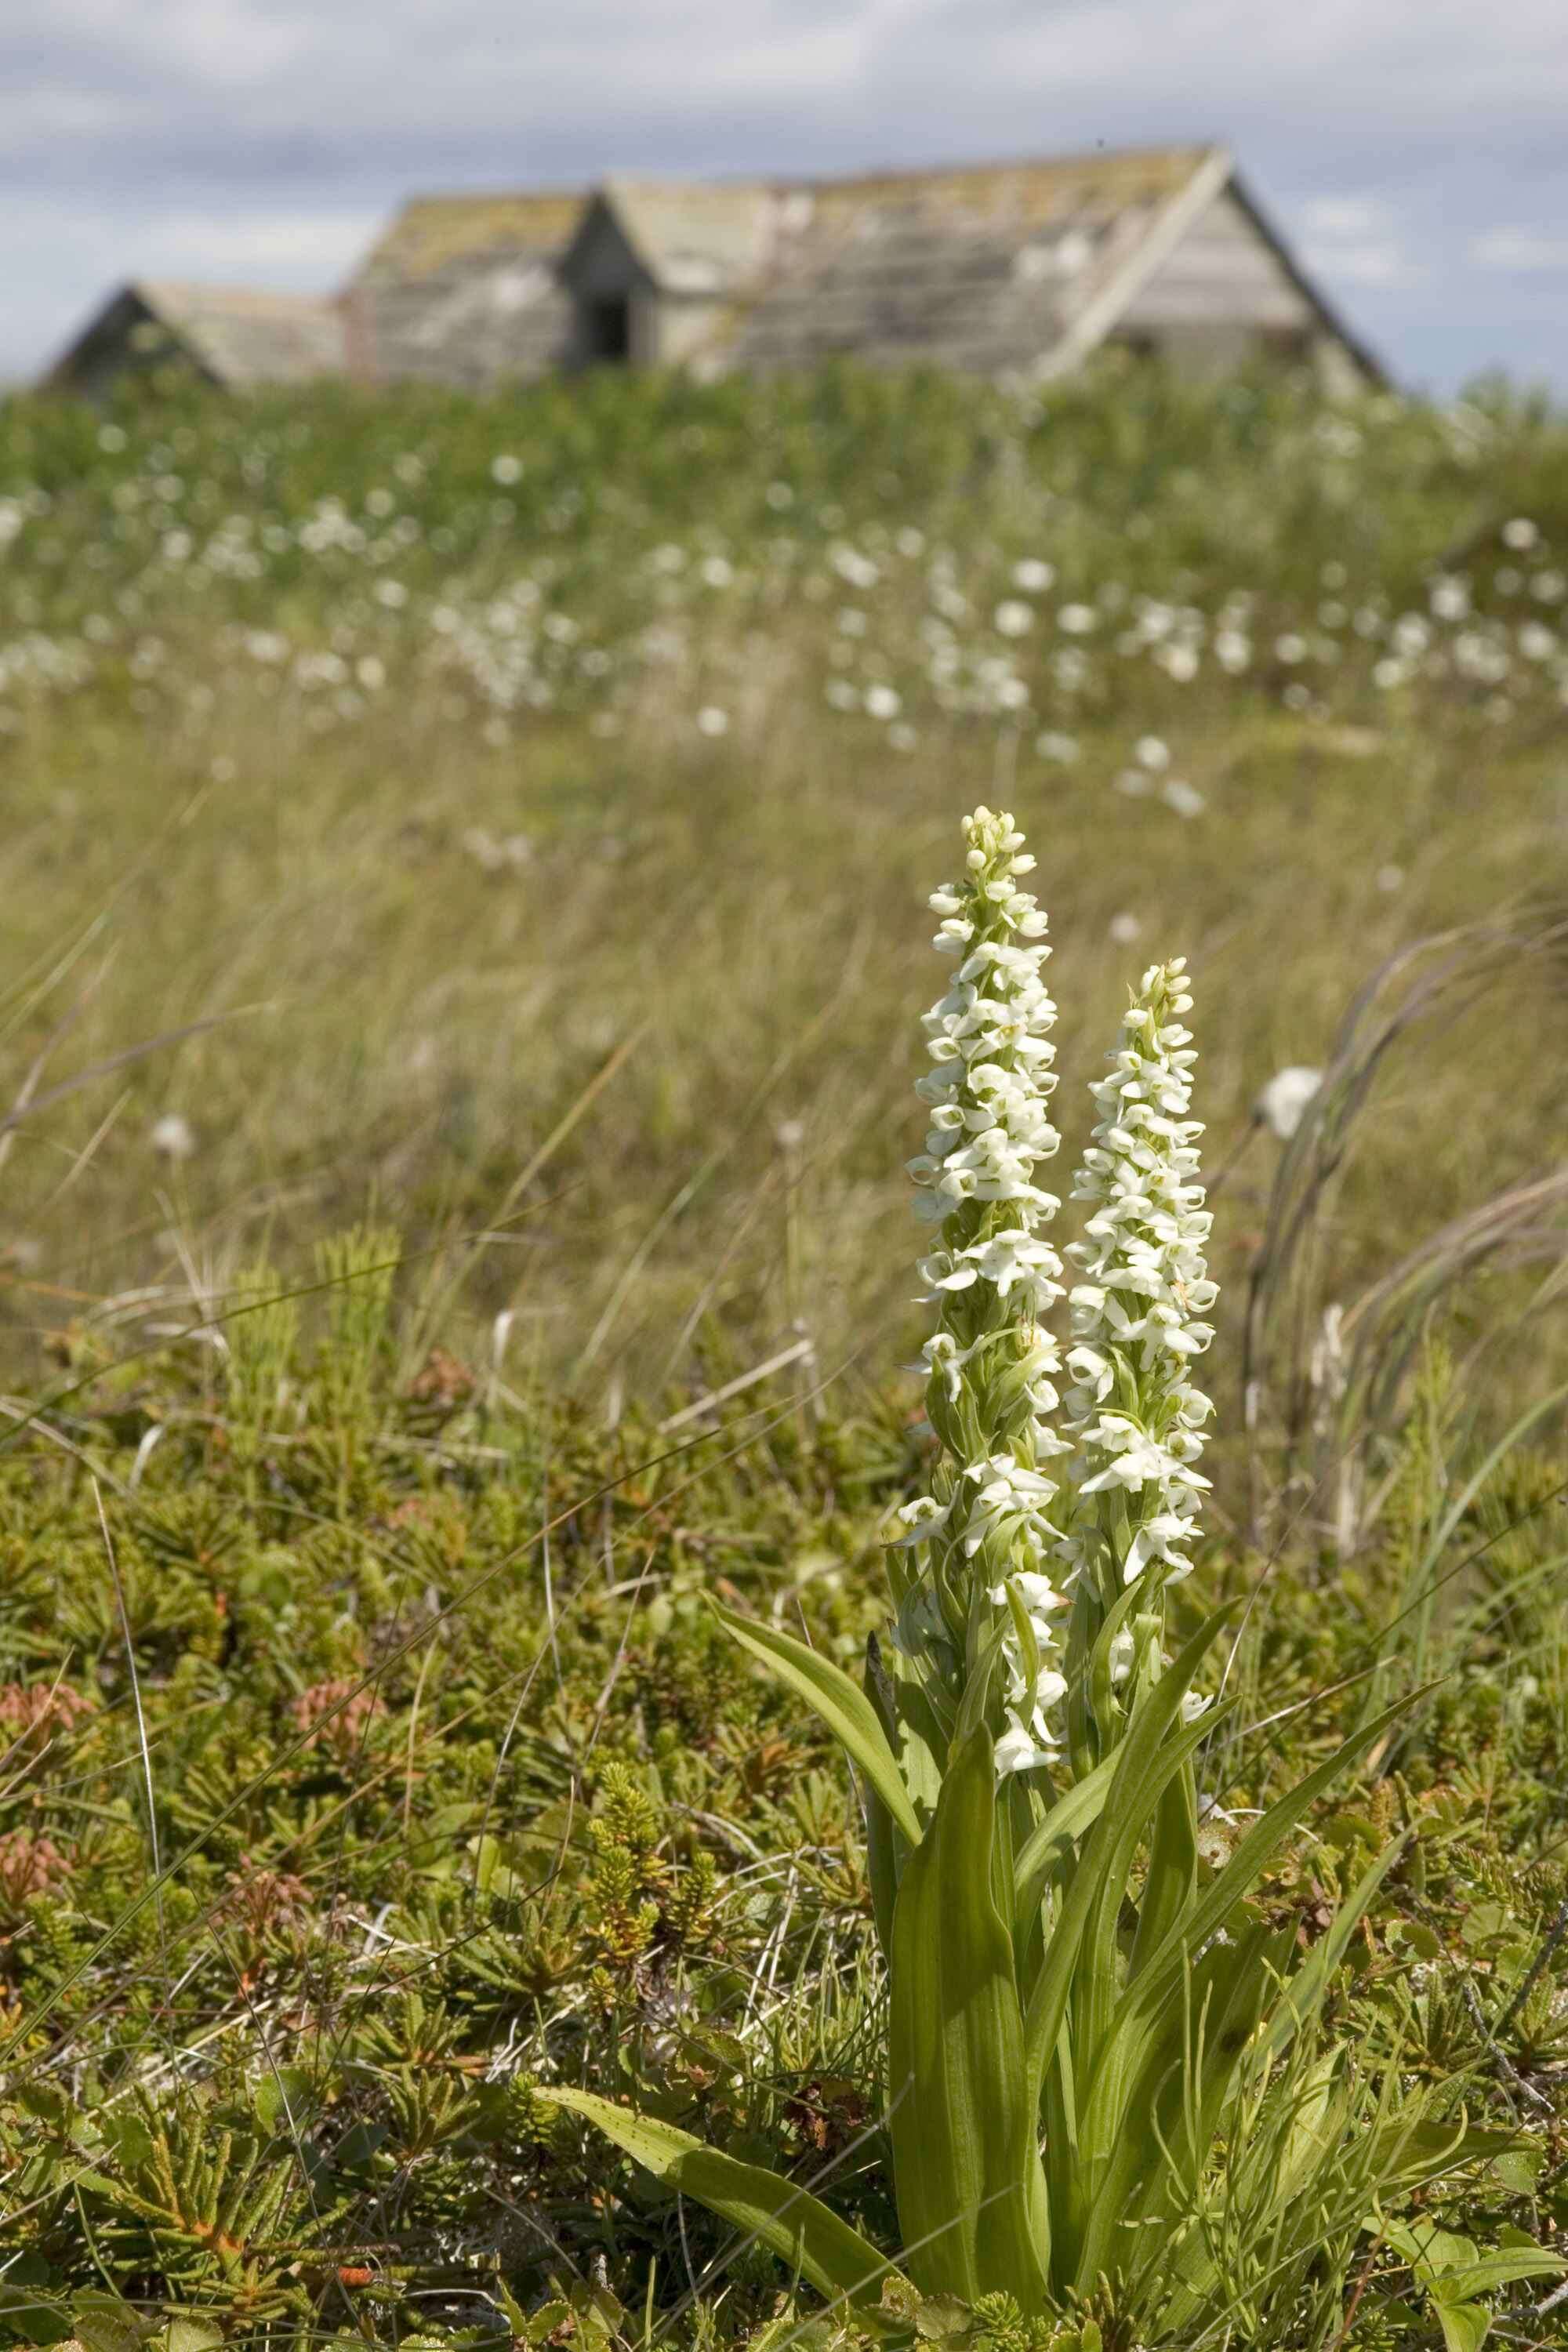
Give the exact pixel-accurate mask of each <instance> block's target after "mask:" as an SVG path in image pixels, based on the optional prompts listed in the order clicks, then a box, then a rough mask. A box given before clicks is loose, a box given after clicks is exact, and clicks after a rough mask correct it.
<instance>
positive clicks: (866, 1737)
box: [713, 1601, 921, 1845]
mask: <svg viewBox="0 0 1568 2352" xmlns="http://www.w3.org/2000/svg"><path fill="white" fill-rule="evenodd" d="M713 1609H714V1613H715V1614H716V1615H717V1617H718V1619H719V1622H720V1623H721V1625H722V1626H723V1627H724V1629H725V1631H726V1632H727V1633H731V1634H733V1636H734V1638H735V1640H736V1641H737V1642H739V1643H740V1644H741V1647H742V1649H743V1650H749V1651H750V1652H751V1654H752V1657H754V1658H760V1659H761V1660H762V1662H763V1665H765V1666H770V1667H772V1669H773V1673H774V1674H775V1675H778V1677H779V1679H780V1680H781V1681H782V1682H786V1683H788V1685H789V1686H790V1688H791V1689H792V1690H794V1691H796V1692H798V1694H799V1696H801V1697H802V1698H803V1699H805V1703H806V1705H807V1706H809V1707H811V1708H812V1709H813V1710H814V1711H815V1713H816V1714H817V1715H818V1716H820V1717H821V1718H822V1720H823V1722H824V1723H825V1724H826V1726H827V1728H828V1729H829V1731H831V1732H832V1734H833V1736H834V1738H836V1739H837V1740H838V1741H839V1742H840V1743H841V1744H842V1746H843V1747H844V1748H845V1749H846V1750H847V1753H848V1755H849V1758H850V1760H851V1762H853V1763H855V1764H857V1765H858V1767H859V1769H860V1770H861V1771H862V1772H863V1773H864V1774H865V1775H866V1778H867V1780H868V1782H869V1783H870V1785H871V1787H872V1788H873V1789H875V1790H876V1791H877V1794H878V1796H879V1797H880V1799H881V1800H882V1802H883V1804H884V1805H886V1807H887V1809H888V1811H889V1814H890V1816H891V1817H892V1820H893V1821H894V1822H895V1823H896V1824H897V1826H898V1827H899V1828H900V1830H901V1831H902V1832H903V1833H904V1835H905V1837H907V1838H908V1840H909V1842H910V1844H911V1845H919V1843H920V1842H921V1825H920V1818H919V1816H918V1814H917V1813H916V1811H915V1809H914V1805H913V1803H912V1802H911V1801H910V1792H909V1790H908V1789H907V1788H906V1787H905V1786H904V1778H903V1774H902V1773H901V1772H900V1770H899V1767H898V1763H897V1760H896V1759H895V1758H894V1755H893V1751H892V1749H891V1748H889V1745H888V1736H887V1734H886V1732H885V1731H884V1730H883V1729H882V1726H881V1724H880V1722H879V1719H878V1716H877V1710H876V1708H875V1707H874V1706H872V1704H871V1702H870V1700H869V1699H868V1697H867V1696H866V1694H865V1692H864V1691H863V1690H861V1689H860V1688H859V1687H858V1685H856V1684H855V1683H853V1682H852V1681H851V1680H850V1678H849V1676H848V1675H847V1674H846V1673H845V1672H844V1670H843V1668H842V1667H841V1666H836V1665H835V1664H833V1663H832V1661H831V1659H828V1658H823V1657H819V1656H818V1655H817V1654H816V1651H815V1650H813V1649H809V1648H808V1647H807V1646H806V1644H805V1643H804V1642H797V1641H796V1640H795V1637H794V1635H793V1634H790V1633H778V1632H776V1631H775V1630H774V1628H773V1626H771V1625H758V1624H756V1623H754V1622H752V1620H751V1619H750V1618H747V1617H737V1616H736V1615H735V1614H734V1612H732V1611H731V1610H728V1609H721V1608H720V1606H719V1604H718V1602H717V1601H715V1602H714V1603H713Z"/></svg>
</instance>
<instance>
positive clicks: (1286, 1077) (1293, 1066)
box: [1252, 1062, 1323, 1143]
mask: <svg viewBox="0 0 1568 2352" xmlns="http://www.w3.org/2000/svg"><path fill="white" fill-rule="evenodd" d="M1322 1084H1323V1073H1322V1072H1321V1070H1315V1069H1312V1068H1311V1067H1310V1066H1309V1065H1308V1064H1307V1063H1305V1062H1289V1063H1288V1064H1287V1065H1286V1066H1285V1068H1284V1069H1282V1070H1276V1071H1275V1073H1274V1076H1272V1077H1271V1078H1270V1079H1269V1081H1268V1085H1267V1086H1265V1087H1259V1089H1258V1099H1257V1101H1256V1102H1255V1103H1254V1104H1253V1106H1252V1116H1253V1118H1255V1119H1256V1121H1257V1122H1258V1126H1259V1127H1266V1128H1268V1130H1269V1132H1270V1133H1271V1134H1273V1135H1277V1136H1278V1137H1279V1140H1280V1142H1281V1143H1289V1140H1290V1138H1291V1137H1292V1136H1293V1135H1294V1134H1295V1132H1296V1130H1297V1129H1298V1128H1299V1127H1300V1124H1301V1121H1302V1119H1303V1118H1305V1117H1306V1114H1307V1106H1308V1104H1309V1103H1310V1102H1311V1101H1312V1100H1313V1099H1314V1097H1316V1096H1317V1095H1318V1094H1320V1093H1321V1090H1322Z"/></svg>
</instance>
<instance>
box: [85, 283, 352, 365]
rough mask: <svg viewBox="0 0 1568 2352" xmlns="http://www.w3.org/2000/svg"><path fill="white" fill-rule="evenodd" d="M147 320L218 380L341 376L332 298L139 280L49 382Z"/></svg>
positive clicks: (103, 313) (339, 327) (91, 326)
mask: <svg viewBox="0 0 1568 2352" xmlns="http://www.w3.org/2000/svg"><path fill="white" fill-rule="evenodd" d="M149 322H151V323H152V324H153V325H155V326H157V327H159V328H161V329H162V330H163V333H164V334H165V335H166V336H167V338H168V340H169V341H170V342H171V343H173V344H175V345H177V346H178V348H179V349H180V350H181V351H182V352H184V354H185V356H186V357H187V358H188V359H189V360H190V361H191V362H193V363H194V365H195V366H196V367H198V368H199V369H200V370H201V371H202V373H204V374H205V375H209V376H211V377H212V379H213V381H214V382H215V383H221V384H227V385H230V386H235V387H238V386H242V385H247V384H260V383H305V382H307V381H308V380H309V379H310V377H312V376H320V375H334V374H341V373H342V369H343V365H344V358H345V345H344V337H343V324H342V316H341V313H340V311H339V310H338V307H337V305H336V303H334V302H331V301H322V300H320V299H315V298H313V297H310V296H308V295H302V294H268V293H262V292H258V290H257V289H255V288H253V287H248V286H203V285H195V284H191V283H189V282H187V281H185V280H183V279H174V278H134V279H132V282H131V283H130V284H129V285H127V286H124V287H121V289H120V290H119V292H118V293H116V294H114V295H111V296H110V299H109V300H108V302H106V303H105V304H104V305H103V306H102V308H101V309H100V310H98V311H96V312H95V313H94V315H93V317H92V319H91V320H89V323H88V325H87V327H86V328H85V329H84V330H83V331H82V332H81V333H80V334H79V335H78V336H77V338H76V339H75V341H73V342H72V343H71V345H70V347H69V349H68V351H67V352H65V353H64V354H63V355H62V357H61V358H60V359H59V360H58V361H57V362H56V363H55V365H54V367H53V369H52V370H51V371H50V376H51V379H52V380H55V381H60V382H64V381H68V380H69V378H70V377H71V375H72V374H73V373H74V372H75V369H76V366H77V363H78V362H79V361H80V360H82V359H83V358H84V357H85V356H86V355H87V354H88V353H89V351H90V350H91V348H92V347H93V346H94V345H96V344H98V343H100V341H102V340H103V339H104V338H105V337H106V336H107V337H112V336H114V335H116V334H120V333H124V334H126V335H130V334H132V333H133V332H134V331H135V328H136V327H137V325H138V324H142V325H145V324H147V323H149Z"/></svg>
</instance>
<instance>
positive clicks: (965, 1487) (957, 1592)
mask: <svg viewBox="0 0 1568 2352" xmlns="http://www.w3.org/2000/svg"><path fill="white" fill-rule="evenodd" d="M963 840H964V848H965V856H964V866H963V873H962V874H961V876H960V877H959V878H958V880H957V881H955V882H950V883H946V884H944V885H943V886H942V888H941V889H940V890H937V891H935V892H934V893H933V894H932V897H931V910H932V912H933V913H934V914H936V915H938V916H940V917H941V924H940V928H939V929H938V931H937V934H936V939H935V941H934V944H935V946H936V947H937V949H938V950H940V951H941V952H942V953H943V954H945V955H950V956H952V957H954V958H956V959H957V970H956V971H955V972H954V974H953V978H952V983H951V985H950V986H949V987H948V989H947V990H946V991H945V992H944V993H943V994H942V996H941V997H939V999H938V1000H937V1002H936V1003H935V1004H933V1005H932V1006H931V1011H930V1012H929V1013H927V1014H926V1016H925V1022H924V1027H925V1032H926V1040H927V1045H926V1050H927V1052H928V1054H929V1055H930V1056H931V1062H932V1064H933V1067H932V1068H931V1069H930V1070H929V1071H928V1072H927V1073H926V1075H925V1076H923V1077H922V1078H921V1080H920V1081H919V1084H918V1087H917V1091H918V1093H919V1094H920V1096H921V1099H922V1101H924V1102H925V1103H926V1104H927V1106H928V1107H929V1111H930V1122H931V1123H930V1129H929V1132H928V1134H927V1136H926V1143H925V1150H924V1151H923V1152H921V1154H920V1156H919V1157H918V1158H917V1159H915V1160H911V1161H910V1175H911V1176H912V1177H913V1179H914V1181H915V1184H916V1187H917V1198H916V1205H917V1208H918V1210H919V1212H920V1213H921V1215H922V1216H924V1217H925V1218H926V1219H927V1220H928V1221H929V1222H931V1223H934V1224H935V1225H937V1227H938V1228H939V1230H938V1233H937V1236H936V1246H935V1248H934V1249H933V1250H932V1251H931V1255H929V1256H928V1257H926V1258H925V1259H924V1260H923V1261H922V1263H921V1277H922V1279H923V1281H924V1283H925V1286H926V1287H925V1292H924V1297H925V1299H926V1302H927V1303H928V1304H929V1305H931V1306H933V1307H935V1308H936V1310H937V1328H936V1330H935V1331H934V1333H933V1334H932V1336H931V1339H928V1340H927V1341H926V1344H925V1348H924V1349H923V1351H922V1363H923V1367H924V1370H925V1372H926V1410H927V1413H928V1415H929V1417H930V1421H931V1427H932V1429H933V1430H934V1431H935V1433H936V1434H937V1436H938V1438H939V1439H940V1441H941V1443H942V1459H941V1461H940V1463H939V1465H938V1466H937V1468H936V1470H935V1472H934V1475H933V1477H932V1481H931V1493H930V1494H929V1495H927V1496H922V1497H921V1499H920V1500H919V1501H918V1502H915V1503H911V1504H910V1505H909V1506H908V1507H906V1508H905V1510H904V1511H903V1512H902V1514H901V1515H900V1516H901V1517H902V1520H903V1534H902V1537H901V1538H900V1549H902V1550H903V1551H904V1553H905V1556H906V1564H904V1565H900V1564H899V1563H897V1562H895V1566H894V1571H893V1580H894V1587H895V1593H896V1596H897V1598H898V1600H899V1602H900V1612H899V1626H898V1633H897V1635H896V1640H897V1643H898V1646H899V1647H900V1650H901V1651H902V1652H903V1653H904V1654H905V1656H906V1657H907V1658H909V1659H910V1660H911V1661H915V1660H920V1661H922V1662H923V1663H924V1664H926V1665H927V1666H928V1667H929V1668H930V1669H931V1670H932V1671H933V1673H934V1675H935V1679H936V1682H937V1685H938V1688H937V1689H936V1690H934V1691H933V1692H932V1694H931V1696H932V1698H933V1703H934V1704H936V1705H937V1706H938V1708H939V1711H942V1712H945V1711H946V1710H945V1708H944V1707H943V1706H942V1701H943V1698H944V1696H945V1697H947V1698H949V1699H952V1698H955V1697H956V1696H957V1695H958V1693H959V1692H960V1691H961V1690H962V1688H963V1684H964V1680H965V1677H966V1674H967V1671H968V1668H969V1667H970V1666H971V1665H972V1664H973V1658H974V1654H975V1651H976V1648H977V1646H978V1645H979V1643H982V1642H983V1641H984V1637H985V1635H986V1633H987V1632H988V1631H989V1630H990V1628H991V1626H992V1624H993V1622H995V1621H996V1620H997V1618H998V1616H999V1617H1000V1619H1001V1621H1002V1622H1001V1626H1000V1630H1001V1633H1002V1639H1003V1658H1004V1661H1005V1675H1004V1683H1005V1689H1004V1708H1005V1727H1004V1728H1003V1729H1002V1732H1001V1735H1000V1737H999V1738H998V1740H997V1743H996V1763H997V1769H999V1770H1000V1771H1002V1772H1008V1771H1017V1770H1022V1769H1026V1768H1027V1767H1029V1766H1031V1765H1034V1764H1038V1763H1043V1762H1044V1761H1045V1760H1046V1759H1047V1757H1048V1756H1049V1755H1050V1754H1051V1752H1052V1751H1053V1749H1054V1748H1055V1747H1056V1744H1057V1742H1056V1738H1055V1737H1054V1735H1053V1732H1052V1729H1051V1726H1050V1711H1051V1710H1052V1709H1053V1708H1054V1706H1056V1703H1057V1701H1058V1699H1059V1698H1060V1697H1061V1696H1062V1694H1063V1691H1064V1689H1065V1687H1066V1685H1065V1684H1064V1682H1063V1678H1062V1675H1061V1672H1060V1669H1059V1666H1058V1664H1057V1661H1056V1650H1057V1633H1056V1627H1057V1623H1058V1617H1059V1612H1060V1609H1061V1601H1062V1596H1061V1594H1060V1593H1059V1592H1058V1591H1057V1589H1056V1587H1055V1585H1054V1583H1053V1581H1052V1579H1051V1576H1050V1573H1049V1569H1048V1562H1049V1560H1050V1558H1051V1555H1052V1553H1053V1551H1054V1550H1055V1549H1056V1547H1057V1546H1058V1543H1059V1541H1060V1531H1059V1529H1058V1526H1057V1524H1056V1522H1055V1521H1054V1520H1053V1519H1052V1517H1050V1516H1049V1515H1050V1512H1051V1509H1052V1506H1053V1504H1054V1502H1055V1498H1056V1496H1057V1491H1058V1490H1057V1482H1056V1480H1055V1478H1054V1477H1053V1476H1052V1475H1051V1472H1050V1469H1049V1467H1048V1465H1050V1464H1051V1463H1053V1462H1054V1460H1055V1459H1056V1457H1057V1456H1058V1455H1060V1454H1064V1453H1065V1452H1066V1451H1067V1447H1066V1444H1065V1442H1064V1440H1063V1439H1062V1438H1060V1437H1059V1436H1058V1435H1057V1433H1055V1431H1054V1430H1053V1429H1052V1428H1051V1426H1050V1423H1049V1419H1048V1416H1049V1415H1051V1414H1052V1413H1054V1412H1056V1411H1057V1410H1058V1404H1059V1402H1060V1400H1059V1396H1058V1390H1057V1386H1056V1375H1057V1373H1058V1370H1059V1369H1060V1358H1059V1350H1058V1343H1057V1341H1056V1340H1055V1339H1053V1338H1052V1337H1051V1336H1050V1334H1049V1333H1048V1332H1047V1329H1046V1328H1045V1324H1044V1317H1045V1316H1046V1314H1047V1311H1048V1310H1049V1308H1050V1307H1052V1306H1053V1304H1054V1303H1055V1302H1056V1301H1057V1300H1058V1298H1059V1297H1061V1295H1062V1284H1061V1279H1060V1277H1061V1273H1062V1262H1061V1259H1060V1258H1059V1256H1058V1255H1057V1252H1056V1251H1055V1250H1054V1249H1053V1248H1052V1246H1051V1244H1049V1242H1047V1240H1046V1239H1045V1238H1044V1237H1043V1235H1042V1233H1041V1230H1040V1229H1041V1227H1042V1226H1043V1225H1045V1224H1047V1223H1048V1222H1049V1221H1050V1219H1051V1218H1052V1217H1054V1216H1055V1214H1056V1213H1057V1209H1058V1205H1059V1203H1058V1200H1057V1197H1056V1195H1055V1194H1054V1193H1051V1192H1044V1191H1042V1190H1041V1189H1040V1187H1039V1185H1038V1184H1037V1181H1036V1176H1037V1171H1038V1169H1039V1167H1040V1164H1041V1163H1042V1162H1043V1161H1045V1160H1050V1159H1052V1158H1054V1156H1055V1154H1056V1152H1057V1150H1058V1147H1059V1144H1060V1140H1061V1139H1060V1137H1059V1136H1058V1133H1057V1130H1056V1129H1055V1128H1054V1127H1053V1126H1052V1124H1051V1121H1050V1118H1049V1115H1048V1105H1049V1102H1050V1097H1051V1094H1052V1091H1053V1090H1054V1088H1055V1087H1056V1084H1057V1080H1056V1076H1055V1073H1054V1070H1053V1067H1052V1065H1053V1064H1054V1062H1055V1060H1056V1047H1055V1046H1054V1045H1052V1043H1051V1031H1052V1029H1053V1028H1054V1027H1055V1025H1056V1018H1057V1009H1056V1006H1055V1005H1054V1004H1053V1003H1052V1002H1051V999H1050V995H1049V993H1048V992H1047V988H1046V985H1045V981H1044V979H1043V977H1042V974H1043V971H1044V967H1045V962H1046V959H1047V956H1048V955H1049V954H1050V949H1049V948H1048V947H1047V944H1046V937H1045V934H1046V919H1045V917H1044V915H1043V914H1042V913H1041V912H1040V909H1039V907H1038V905H1037V902H1036V900H1035V898H1033V897H1032V895H1031V894H1030V893H1029V892H1028V891H1027V890H1026V889H1024V888H1023V887H1021V882H1022V877H1024V876H1025V875H1026V874H1028V873H1029V872H1031V871H1032V869H1033V867H1034V864H1035V861H1034V859H1033V858H1032V857H1030V856H1026V854H1025V852H1024V837H1023V835H1022V834H1021V833H1019V832H1018V831H1017V830H1016V827H1015V825H1014V824H1013V820H1012V818H1011V817H1010V816H1005V815H993V814H992V812H991V811H990V810H989V809H986V808H980V809H976V811H975V812H974V814H973V816H971V817H966V818H965V820H964V824H963Z"/></svg>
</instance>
